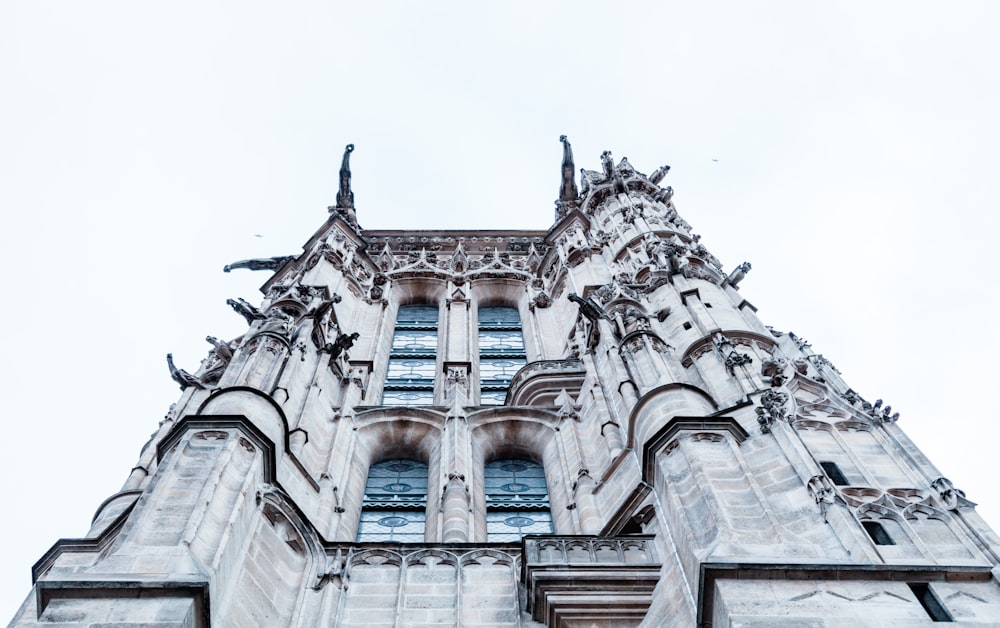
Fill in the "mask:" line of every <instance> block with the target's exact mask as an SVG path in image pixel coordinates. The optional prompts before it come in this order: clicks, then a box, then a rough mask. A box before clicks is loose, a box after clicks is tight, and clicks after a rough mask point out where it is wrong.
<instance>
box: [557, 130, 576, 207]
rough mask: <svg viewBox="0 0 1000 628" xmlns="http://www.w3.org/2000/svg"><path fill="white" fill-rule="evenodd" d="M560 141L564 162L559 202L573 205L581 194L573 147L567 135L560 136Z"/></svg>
mask: <svg viewBox="0 0 1000 628" xmlns="http://www.w3.org/2000/svg"><path fill="white" fill-rule="evenodd" d="M559 141H560V142H562V145H563V160H562V185H561V186H560V187H559V201H560V202H561V203H563V204H565V203H572V202H573V201H575V200H577V198H579V196H580V193H579V192H578V191H577V189H576V180H575V178H574V177H575V176H576V167H575V166H574V165H573V147H572V146H570V144H569V140H568V139H566V136H565V135H560V136H559Z"/></svg>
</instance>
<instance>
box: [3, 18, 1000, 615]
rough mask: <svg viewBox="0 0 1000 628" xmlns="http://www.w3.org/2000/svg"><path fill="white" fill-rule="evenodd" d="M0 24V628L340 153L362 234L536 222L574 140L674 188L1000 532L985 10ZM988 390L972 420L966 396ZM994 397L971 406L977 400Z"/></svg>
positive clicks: (724, 247)
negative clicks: (248, 265)
mask: <svg viewBox="0 0 1000 628" xmlns="http://www.w3.org/2000/svg"><path fill="white" fill-rule="evenodd" d="M484 4H485V3H458V2H456V3H441V2H422V3H416V2H398V3H375V2H366V3H350V4H349V5H346V3H345V6H337V5H336V4H335V3H326V2H283V3H275V2H251V1H241V2H214V3H205V2H169V3H157V4H153V3H145V2H143V3H139V2H132V1H122V2H101V1H92V2H78V1H70V0H65V1H54V2H45V1H43V0H25V1H18V0H8V1H7V2H4V3H3V4H0V90H2V92H0V207H2V208H3V211H4V214H5V216H6V227H5V228H4V229H3V230H2V231H0V238H2V247H0V256H2V258H0V261H2V263H3V268H4V269H5V270H6V277H7V281H6V286H5V290H4V294H5V295H6V296H5V298H4V307H3V308H2V314H0V322H2V327H3V329H5V330H6V337H5V340H4V346H5V349H6V350H5V352H4V354H3V358H2V361H0V369H2V370H0V375H2V380H0V381H2V382H3V383H4V385H5V389H6V394H5V399H6V403H5V404H4V411H3V413H2V415H0V418H2V421H3V432H2V434H3V435H4V438H3V439H2V440H0V482H2V485H0V488H2V490H3V495H4V496H5V498H6V504H5V506H4V508H3V511H2V512H3V513H4V516H3V517H2V519H0V531H2V532H3V535H4V539H5V541H4V548H3V549H4V558H3V560H2V561H0V621H5V620H6V619H9V618H10V617H11V616H12V615H13V613H14V612H15V610H16V607H17V606H18V605H19V604H20V602H21V601H22V600H23V598H24V597H25V596H26V595H27V593H28V590H29V588H30V584H31V581H30V567H31V565H32V563H34V561H35V560H37V559H38V558H39V557H41V555H42V553H43V552H45V551H46V550H47V549H48V548H49V547H50V546H51V545H52V543H54V542H55V541H56V540H57V539H58V538H60V537H74V536H80V535H82V534H83V533H84V532H85V531H86V529H87V527H88V525H89V521H90V518H91V516H92V515H93V513H94V511H95V510H96V508H97V507H98V505H99V504H100V503H101V502H102V501H103V500H104V499H105V498H107V497H108V496H110V495H112V494H113V493H115V492H116V491H117V490H118V489H119V487H120V485H121V483H122V482H124V480H125V478H126V477H127V476H128V473H129V470H130V469H131V468H132V466H133V465H134V464H135V462H136V460H137V457H138V454H139V450H140V448H141V446H142V444H143V443H144V442H145V441H146V439H147V438H148V436H149V434H150V433H151V432H153V431H154V430H155V429H156V427H157V423H158V422H159V420H160V419H161V418H162V416H163V414H164V413H165V412H166V411H167V409H168V408H169V406H170V404H171V403H173V402H174V401H176V400H177V398H178V396H179V390H178V389H177V386H176V384H174V382H173V381H172V380H171V379H170V377H169V374H168V372H167V367H166V364H165V359H164V356H165V354H166V353H168V352H172V353H173V354H174V357H175V359H176V361H177V363H178V366H180V367H182V368H185V369H187V370H189V371H193V370H195V369H196V368H197V366H198V363H199V361H200V360H201V358H202V357H204V355H205V354H206V352H207V350H208V348H209V345H208V344H207V343H206V342H205V341H204V337H205V336H206V335H212V336H218V337H222V338H232V337H234V336H237V335H239V334H241V333H242V332H243V331H244V330H245V328H246V325H245V323H244V321H243V320H242V319H241V318H240V317H239V316H238V315H236V314H235V313H233V312H232V311H231V310H230V308H229V307H228V306H227V305H226V304H225V300H226V299H227V298H229V297H243V298H246V299H248V300H250V301H254V302H256V301H259V298H260V295H259V293H258V291H257V288H258V287H259V286H260V285H261V284H262V283H263V282H264V281H265V280H266V279H267V273H251V272H249V271H234V272H233V273H230V274H224V273H222V267H223V265H225V264H226V263H228V262H232V261H235V260H239V259H245V258H249V257H265V256H272V255H287V254H297V253H299V252H300V251H301V247H302V245H303V244H304V243H305V242H306V240H307V239H308V238H309V236H310V235H312V233H313V232H314V231H315V230H316V229H317V228H318V227H319V226H320V225H321V224H322V223H323V221H324V220H325V219H326V217H327V210H326V208H327V206H328V205H330V204H332V203H333V201H334V198H335V195H336V190H337V169H338V167H339V163H340V157H341V154H342V151H343V147H344V145H345V144H347V143H349V142H353V143H354V144H356V146H357V149H356V151H355V152H354V155H353V157H352V167H353V186H354V193H355V200H356V205H357V207H358V219H359V222H360V223H361V225H362V226H363V227H365V228H369V229H378V228H406V227H412V228H454V229H461V228H494V229H506V228H511V229H514V228H516V229H540V230H541V229H546V228H548V227H549V226H550V225H551V223H552V218H553V204H552V203H553V201H554V200H555V198H556V196H557V193H558V189H559V175H560V170H559V163H560V157H561V147H560V144H559V142H558V137H559V135H560V134H563V133H565V134H567V135H568V136H569V138H570V140H571V141H572V143H573V148H574V152H575V154H576V162H577V166H578V167H584V168H588V169H598V168H599V156H600V153H601V151H603V150H606V149H607V150H611V151H612V152H613V153H614V155H615V158H616V160H617V159H618V158H621V157H623V156H627V157H628V158H629V161H630V162H631V163H632V164H633V165H634V166H635V167H636V169H638V170H640V171H642V172H646V173H650V172H652V171H653V170H655V169H656V168H657V167H659V166H661V165H663V164H670V165H671V166H672V170H671V172H670V174H669V175H668V177H667V179H666V180H665V181H664V184H669V185H671V186H673V188H674V190H675V196H674V202H675V204H676V205H677V207H678V210H679V212H680V214H681V215H682V216H683V217H684V218H685V219H686V220H687V221H688V222H689V223H691V225H692V226H693V227H694V230H695V231H696V232H697V233H700V234H701V235H702V236H703V240H702V242H703V243H704V244H705V245H706V246H707V247H708V248H709V250H710V251H711V252H712V253H713V254H714V255H715V256H716V257H718V258H719V259H721V260H722V262H723V264H724V266H725V267H726V269H727V270H731V269H732V268H733V267H734V266H736V265H737V264H739V263H741V262H743V261H749V262H751V264H752V265H753V269H752V270H751V272H750V274H749V275H748V277H747V278H746V279H745V280H744V282H743V283H742V284H741V292H742V294H743V296H744V298H746V299H747V300H748V301H750V302H751V303H753V304H754V305H755V306H756V307H757V308H758V310H759V312H758V314H759V316H760V317H761V318H762V320H763V321H764V322H765V323H766V324H770V325H772V326H774V327H775V328H777V329H780V330H784V331H789V330H790V331H794V332H795V333H797V334H798V335H800V336H802V337H804V338H806V339H807V340H809V341H810V342H811V343H812V345H813V348H814V350H815V351H816V352H818V353H822V354H824V355H825V356H826V357H827V358H829V359H830V360H831V361H832V362H833V363H834V364H835V365H836V366H837V367H838V368H839V369H840V370H841V371H842V372H843V377H844V378H845V380H846V381H847V382H848V384H850V385H851V386H853V387H854V389H855V390H857V391H858V392H860V393H861V394H862V395H863V396H865V397H866V398H868V399H869V400H872V401H873V400H874V399H876V398H882V399H885V401H886V402H887V403H890V404H891V405H892V406H893V408H894V410H898V411H899V412H900V413H901V418H900V423H899V425H900V426H901V427H902V428H903V429H904V430H905V431H906V432H907V433H908V434H910V436H911V437H912V438H913V439H914V440H915V441H916V442H917V444H918V445H919V446H920V447H921V448H922V449H923V450H924V452H925V453H926V454H927V455H928V456H929V457H930V459H931V461H932V462H934V463H935V464H936V465H937V467H938V468H939V469H940V471H941V472H942V474H943V475H945V476H947V477H949V478H951V480H952V481H953V482H954V483H955V485H956V486H957V487H958V488H961V489H964V490H965V491H966V493H967V497H968V498H969V499H971V500H972V501H974V502H978V503H979V504H981V506H980V507H979V512H980V513H981V514H982V515H983V516H984V517H985V518H986V519H987V520H988V521H991V522H993V523H995V524H1000V489H998V488H997V484H996V482H995V481H994V480H993V478H994V477H995V476H996V474H997V471H996V466H997V465H996V461H997V454H996V452H997V442H998V440H997V439H998V436H1000V427H998V419H1000V416H998V415H1000V411H998V410H997V407H996V405H995V404H993V403H992V401H991V399H992V397H993V395H994V394H996V390H997V387H996V386H995V385H994V383H993V377H994V371H995V369H996V365H995V363H996V360H997V359H998V357H1000V340H998V338H997V332H996V330H994V329H993V326H994V324H995V320H996V318H997V307H998V306H1000V299H998V297H997V294H996V287H997V286H996V284H997V282H996V279H995V277H996V275H997V272H998V270H997V265H998V264H997V261H996V259H997V258H996V256H995V255H994V253H996V250H997V248H998V246H1000V245H998V244H996V242H995V237H994V234H995V233H996V232H997V231H998V227H1000V220H998V218H997V212H996V210H995V207H994V203H993V201H992V198H991V196H992V195H993V194H994V193H995V190H994V189H993V186H994V185H995V184H996V183H995V179H996V177H995V173H996V172H997V171H998V170H1000V148H998V146H1000V116H998V112H1000V72H998V62H1000V37H997V33H998V32H1000V4H997V3H995V2H979V3H973V2H949V3H942V2H935V3H930V2H915V1H907V2H878V3H873V2H837V3H820V2H809V1H803V0H794V1H788V2H768V3H759V2H745V1H740V2H735V1H734V2H698V3H694V2H686V3H670V2H662V1H658V2H650V3H639V2H618V3H611V2H592V3H591V2H579V1H578V2H573V3H565V4H562V5H560V4H556V3H545V4H542V3H537V4H529V3H527V2H521V3H511V2H505V3H493V4H490V5H488V6H483V5H484ZM979 400H982V401H984V403H982V404H980V403H978V401H979ZM986 402H989V403H986Z"/></svg>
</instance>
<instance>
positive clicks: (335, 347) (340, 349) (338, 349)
mask: <svg viewBox="0 0 1000 628" xmlns="http://www.w3.org/2000/svg"><path fill="white" fill-rule="evenodd" d="M360 336H361V334H359V333H358V332H354V333H353V334H350V335H348V334H340V335H338V336H337V339H336V340H334V341H333V342H332V343H328V344H327V345H326V346H325V347H323V350H324V351H327V352H329V353H330V361H331V362H333V361H334V360H336V359H337V358H339V357H340V355H341V354H342V353H344V352H345V351H347V350H348V349H350V348H351V347H353V346H354V341H355V340H357V339H358V338H359V337H360Z"/></svg>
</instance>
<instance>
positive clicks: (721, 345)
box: [712, 331, 733, 354]
mask: <svg viewBox="0 0 1000 628" xmlns="http://www.w3.org/2000/svg"><path fill="white" fill-rule="evenodd" d="M712 344H713V345H715V350H716V351H718V352H719V353H723V354H724V353H725V352H726V347H729V348H732V346H733V343H732V342H731V341H730V340H729V338H728V337H726V335H725V334H724V333H722V332H721V331H717V332H715V333H714V334H712Z"/></svg>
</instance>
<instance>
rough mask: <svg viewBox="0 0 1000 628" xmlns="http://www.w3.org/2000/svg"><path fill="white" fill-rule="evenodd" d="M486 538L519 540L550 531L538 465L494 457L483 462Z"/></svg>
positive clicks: (549, 517)
mask: <svg viewBox="0 0 1000 628" xmlns="http://www.w3.org/2000/svg"><path fill="white" fill-rule="evenodd" d="M484 478H485V482H486V487H485V488H486V538H487V541H489V542H491V543H499V542H505V541H520V540H521V537H522V536H524V535H525V534H552V532H553V529H552V511H551V509H550V508H549V491H548V489H547V488H546V485H545V470H544V469H543V468H542V465H540V464H538V463H537V462H532V461H530V460H520V459H506V460H494V461H493V462H491V463H489V464H487V465H486V469H485V474H484Z"/></svg>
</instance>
